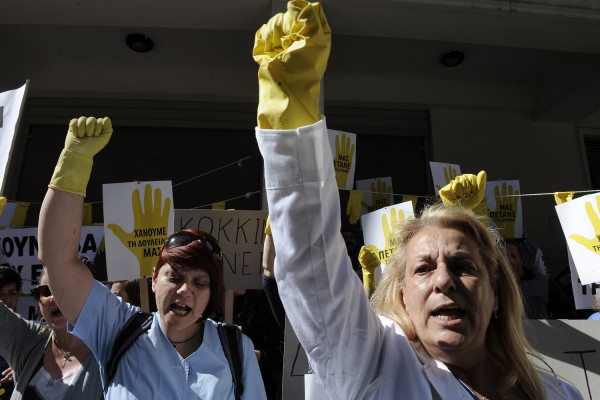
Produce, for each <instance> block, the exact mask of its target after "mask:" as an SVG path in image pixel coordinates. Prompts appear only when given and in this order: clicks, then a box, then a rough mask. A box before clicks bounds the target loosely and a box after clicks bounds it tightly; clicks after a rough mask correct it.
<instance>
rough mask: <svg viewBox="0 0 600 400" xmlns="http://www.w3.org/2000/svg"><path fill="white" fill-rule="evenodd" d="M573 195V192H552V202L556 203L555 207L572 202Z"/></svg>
mask: <svg viewBox="0 0 600 400" xmlns="http://www.w3.org/2000/svg"><path fill="white" fill-rule="evenodd" d="M574 195H575V192H554V201H555V202H556V205H560V204H563V203H566V202H567V201H571V200H573V196H574Z"/></svg>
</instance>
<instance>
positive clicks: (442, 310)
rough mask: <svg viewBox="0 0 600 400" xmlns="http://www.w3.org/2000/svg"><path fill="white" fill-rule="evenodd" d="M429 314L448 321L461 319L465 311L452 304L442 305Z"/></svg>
mask: <svg viewBox="0 0 600 400" xmlns="http://www.w3.org/2000/svg"><path fill="white" fill-rule="evenodd" d="M431 316H432V317H434V318H436V319H438V320H440V321H443V322H450V321H455V320H460V319H463V317H464V316H465V311H464V310H462V309H460V308H458V307H456V306H454V305H449V306H442V307H438V308H436V309H435V310H433V311H432V312H431Z"/></svg>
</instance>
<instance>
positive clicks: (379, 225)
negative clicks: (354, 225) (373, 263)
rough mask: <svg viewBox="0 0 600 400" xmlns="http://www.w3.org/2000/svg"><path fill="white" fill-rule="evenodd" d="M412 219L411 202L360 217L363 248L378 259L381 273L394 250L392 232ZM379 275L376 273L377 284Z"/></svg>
mask: <svg viewBox="0 0 600 400" xmlns="http://www.w3.org/2000/svg"><path fill="white" fill-rule="evenodd" d="M414 217H415V213H414V211H413V205H412V202H411V201H407V202H404V203H400V204H395V205H393V206H389V207H384V208H381V209H379V210H376V211H373V212H371V213H369V214H365V215H363V216H362V218H361V223H362V228H363V238H364V242H365V246H366V247H368V248H369V249H370V250H371V251H373V252H374V253H375V254H377V256H378V257H379V260H380V261H381V272H383V271H384V269H385V266H386V264H387V262H388V259H389V258H390V256H391V255H392V252H393V251H394V248H395V245H394V242H393V240H392V234H393V233H394V230H395V229H396V227H397V226H398V224H399V223H400V222H402V221H404V220H405V219H412V218H414ZM379 270H380V268H378V269H377V271H379ZM379 275H380V273H377V281H378V282H379Z"/></svg>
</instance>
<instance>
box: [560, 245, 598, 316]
mask: <svg viewBox="0 0 600 400" xmlns="http://www.w3.org/2000/svg"><path fill="white" fill-rule="evenodd" d="M567 251H568V250H567ZM569 269H570V270H571V287H572V288H573V298H574V300H575V309H577V310H589V309H591V308H593V307H594V304H595V303H596V300H598V297H597V296H598V295H600V281H599V282H594V283H588V284H586V285H584V284H582V283H581V280H580V279H579V274H578V273H577V268H575V263H574V262H573V257H571V253H569Z"/></svg>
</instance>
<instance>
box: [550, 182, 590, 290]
mask: <svg viewBox="0 0 600 400" xmlns="http://www.w3.org/2000/svg"><path fill="white" fill-rule="evenodd" d="M556 213H557V214H558V219H559V220H560V225H561V226H562V230H563V233H564V234H565V237H566V239H567V246H568V247H569V251H570V253H571V256H572V257H573V261H574V262H575V267H576V268H577V273H578V274H579V280H580V281H581V284H583V285H587V284H589V283H595V282H599V281H600V194H596V193H595V194H589V195H587V196H583V197H579V198H578V199H575V200H571V201H569V202H566V203H563V204H561V205H557V206H556Z"/></svg>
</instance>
